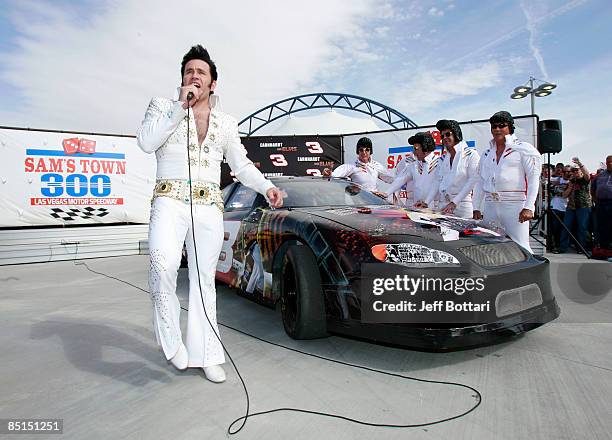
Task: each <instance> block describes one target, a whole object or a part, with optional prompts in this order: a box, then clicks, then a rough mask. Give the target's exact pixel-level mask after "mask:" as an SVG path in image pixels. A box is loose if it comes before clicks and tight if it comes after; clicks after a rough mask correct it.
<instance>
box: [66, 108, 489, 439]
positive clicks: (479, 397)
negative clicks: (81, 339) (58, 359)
mask: <svg viewBox="0 0 612 440" xmlns="http://www.w3.org/2000/svg"><path fill="white" fill-rule="evenodd" d="M190 114H191V112H190V107H188V108H187V165H188V170H189V171H188V175H189V192H190V197H189V208H190V214H191V234H192V239H193V252H194V254H195V263H196V271H197V274H198V286H199V289H200V300H201V302H202V308H203V309H204V316H206V320H207V321H208V324H209V325H210V327H211V329H212V330H213V333H214V334H215V337H216V338H217V339H218V340H219V342H220V344H221V346H222V347H223V350H224V351H225V353H226V354H227V356H228V358H229V360H230V362H231V363H232V366H233V367H234V369H235V370H236V373H237V374H238V378H239V379H240V382H241V384H242V388H243V389H244V393H245V397H246V411H245V413H244V415H243V416H241V417H238V418H237V419H235V420H234V421H233V422H232V423H231V424H230V425H229V426H228V428H227V433H228V434H229V435H234V434H237V433H238V432H240V431H241V430H242V428H244V426H245V425H246V422H247V420H248V418H249V417H255V416H259V415H264V414H271V413H276V412H283V411H291V412H298V413H303V414H314V415H318V416H323V417H330V418H335V419H340V420H346V421H348V422H353V423H356V424H359V425H364V426H373V427H387V428H419V427H425V426H432V425H438V424H441V423H444V422H448V421H451V420H455V419H458V418H461V417H464V416H466V415H468V414H470V413H471V412H473V411H474V410H475V409H476V408H478V407H479V406H480V404H481V403H482V394H481V393H480V391H478V390H477V389H476V388H474V387H472V386H470V385H466V384H462V383H458V382H448V381H438V380H428V379H420V378H417V377H413V376H406V375H403V374H398V373H390V372H387V371H382V370H378V369H376V368H370V367H365V366H362V365H356V364H351V363H349V362H344V361H340V360H337V359H331V358H328V357H325V356H320V355H317V354H313V353H308V352H305V351H302V350H298V349H296V348H292V347H288V346H286V345H282V344H278V343H275V342H271V341H268V340H266V339H263V338H260V337H258V336H254V335H252V334H250V333H247V332H245V331H243V330H240V329H237V328H235V327H232V326H229V325H227V324H223V323H221V322H219V323H218V324H219V325H221V326H223V327H225V328H228V329H230V330H233V331H235V332H238V333H240V334H243V335H245V336H249V337H251V338H253V339H256V340H258V341H261V342H265V343H266V344H270V345H273V346H275V347H279V348H283V349H285V350H289V351H293V352H295V353H299V354H302V355H305V356H311V357H314V358H316V359H321V360H324V361H327V362H332V363H336V364H340V365H344V366H347V367H352V368H357V369H361V370H365V371H370V372H373V373H378V374H384V375H386V376H392V377H399V378H401V379H405V380H412V381H416V382H422V383H431V384H438V385H446V386H453V387H460V388H465V389H468V390H470V391H472V392H473V393H474V394H472V395H471V396H472V397H473V398H474V399H476V403H475V404H473V405H472V407H471V408H469V409H467V410H466V411H464V412H462V413H460V414H457V415H454V416H450V417H446V418H442V419H438V420H433V421H430V422H422V423H413V424H392V423H374V422H367V421H364V420H359V419H355V418H352V417H347V416H343V415H340V414H334V413H326V412H321V411H313V410H307V409H302V408H292V407H283V408H273V409H270V410H267V411H259V412H255V413H250V411H249V410H250V397H249V391H248V388H247V386H246V383H245V381H244V379H243V377H242V375H241V374H240V371H239V370H238V366H237V365H236V363H235V362H234V359H233V358H232V356H231V355H230V353H229V351H228V349H227V348H226V346H225V344H223V341H221V337H220V336H219V334H218V333H217V331H216V330H215V328H214V327H213V325H212V323H211V321H210V318H209V316H208V313H207V311H206V306H205V302H204V296H203V293H202V283H201V279H200V267H199V264H198V252H197V247H196V238H195V222H194V215H193V189H192V182H191V154H190V152H189V140H190V139H189V128H190V127H189V126H190V124H189V121H190ZM75 258H76V255H75ZM75 264H77V265H83V266H85V268H86V269H87V270H89V271H90V272H93V273H95V274H98V275H101V276H104V277H107V278H111V279H114V280H117V281H119V282H122V283H124V284H127V285H129V286H131V287H134V288H136V289H138V290H141V291H143V292H145V293H147V294H149V291H147V290H146V289H143V288H141V287H139V286H136V285H135V284H132V283H130V282H128V281H125V280H122V279H120V278H117V277H114V276H111V275H108V274H105V273H102V272H98V271H95V270H93V269H91V268H90V267H89V266H88V265H87V263H85V262H84V261H82V260H81V261H79V262H76V261H75ZM181 309H182V310H185V311H188V310H189V309H188V308H185V307H183V306H181ZM239 422H241V423H240V426H239V427H238V428H237V429H232V428H233V427H234V425H236V424H237V423H239Z"/></svg>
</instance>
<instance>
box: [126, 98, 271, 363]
mask: <svg viewBox="0 0 612 440" xmlns="http://www.w3.org/2000/svg"><path fill="white" fill-rule="evenodd" d="M137 140H138V145H139V146H140V148H141V149H142V150H143V151H145V152H147V153H152V152H155V155H156V158H157V182H156V185H155V191H154V196H153V197H154V199H153V204H152V206H151V221H150V224H149V251H150V257H151V268H150V271H149V288H150V294H151V300H152V302H153V325H154V329H155V335H156V339H157V342H158V344H160V345H161V347H162V349H163V351H164V355H165V356H166V358H167V359H171V358H172V357H174V355H175V354H176V352H177V351H178V349H179V347H180V344H181V341H182V335H181V328H180V304H179V300H178V298H177V295H176V279H177V274H178V269H179V266H180V261H181V252H182V248H183V243H185V244H186V247H187V256H188V262H189V312H188V322H187V337H186V341H185V345H186V347H187V351H188V353H189V363H188V366H189V367H208V366H211V365H218V364H222V363H224V362H225V356H224V353H223V349H222V347H221V344H220V342H219V340H218V339H217V337H216V336H215V334H214V332H216V333H217V334H218V333H219V330H218V326H217V318H216V316H217V313H216V292H215V268H216V265H217V260H218V257H219V253H220V251H221V245H222V243H223V201H222V196H221V191H220V189H219V180H220V173H221V162H222V160H223V156H225V158H226V159H227V161H228V163H229V165H230V167H231V168H232V170H233V171H234V174H235V175H236V177H237V178H238V179H239V180H240V181H242V182H243V183H244V184H245V185H247V186H249V187H251V188H253V189H254V190H256V191H257V192H259V193H262V194H265V193H266V191H267V190H268V189H270V188H272V187H273V184H272V183H271V182H269V181H268V180H266V179H265V178H264V177H263V175H262V174H261V173H260V172H259V171H258V170H257V168H256V167H255V166H254V165H253V163H252V162H251V161H250V160H249V159H248V158H247V156H246V150H245V149H244V147H243V146H242V145H241V143H240V137H239V135H238V124H237V122H236V120H235V119H234V118H232V117H231V116H229V115H227V114H225V113H222V112H220V111H218V110H216V109H215V108H212V109H211V112H210V119H209V127H208V132H207V134H206V138H205V139H204V141H203V142H202V145H198V134H197V129H196V124H195V120H194V118H193V114H191V115H190V118H189V142H190V144H189V146H187V112H186V110H184V109H183V108H182V103H181V102H178V101H171V100H169V99H164V98H153V99H152V100H151V103H150V104H149V107H148V109H147V112H146V114H145V119H144V121H143V122H142V125H141V127H140V129H139V130H138V136H137ZM187 148H189V154H190V161H189V165H188V158H187V157H188V156H187ZM188 166H190V169H191V179H192V187H193V193H192V194H190V190H189V183H188V179H189V174H188V168H187V167H188ZM190 199H191V200H192V201H193V208H194V218H193V220H194V225H195V236H196V247H197V259H198V265H199V268H200V279H201V283H202V296H203V298H204V303H205V304H206V312H207V314H208V317H209V318H210V321H211V323H212V328H211V325H210V324H209V323H208V320H207V319H206V317H205V316H204V310H203V308H202V301H201V299H200V288H199V285H198V273H197V270H196V267H197V266H196V261H195V260H196V253H195V252H194V245H193V239H192V229H191V215H190V206H189V201H190Z"/></svg>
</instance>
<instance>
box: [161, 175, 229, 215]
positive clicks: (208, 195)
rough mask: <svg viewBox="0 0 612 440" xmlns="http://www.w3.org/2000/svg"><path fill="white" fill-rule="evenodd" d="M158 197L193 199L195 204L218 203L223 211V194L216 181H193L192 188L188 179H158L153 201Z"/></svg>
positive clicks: (180, 199) (182, 200) (218, 206)
mask: <svg viewBox="0 0 612 440" xmlns="http://www.w3.org/2000/svg"><path fill="white" fill-rule="evenodd" d="M190 193H191V194H190ZM190 195H191V197H190ZM157 197H170V198H172V199H175V200H179V201H181V202H183V203H189V201H190V200H191V201H192V202H193V204H194V205H216V206H217V208H219V209H220V210H221V212H223V194H222V192H221V188H219V185H218V184H216V183H210V182H200V181H193V182H191V188H190V187H189V181H188V180H182V179H157V180H156V182H155V188H154V190H153V199H152V201H153V200H155V199H156V198H157Z"/></svg>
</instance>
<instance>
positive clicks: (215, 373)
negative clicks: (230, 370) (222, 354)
mask: <svg viewBox="0 0 612 440" xmlns="http://www.w3.org/2000/svg"><path fill="white" fill-rule="evenodd" d="M203 370H204V375H205V376H206V379H208V380H210V381H211V382H215V383H221V382H225V371H224V370H223V368H222V367H221V365H211V366H210V367H204V368H203Z"/></svg>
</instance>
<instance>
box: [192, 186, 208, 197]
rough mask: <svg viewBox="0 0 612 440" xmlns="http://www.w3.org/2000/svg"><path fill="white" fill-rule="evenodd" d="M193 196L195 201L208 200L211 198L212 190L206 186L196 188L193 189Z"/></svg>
mask: <svg viewBox="0 0 612 440" xmlns="http://www.w3.org/2000/svg"><path fill="white" fill-rule="evenodd" d="M192 196H193V198H194V199H202V200H208V198H209V197H210V189H209V188H207V187H205V186H196V187H195V188H193V194H192Z"/></svg>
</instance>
